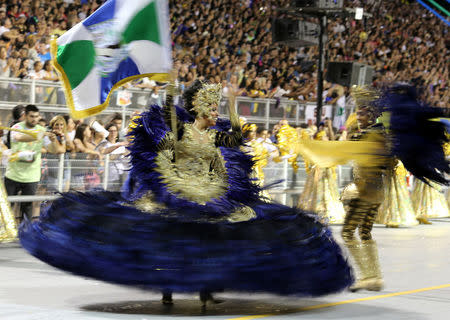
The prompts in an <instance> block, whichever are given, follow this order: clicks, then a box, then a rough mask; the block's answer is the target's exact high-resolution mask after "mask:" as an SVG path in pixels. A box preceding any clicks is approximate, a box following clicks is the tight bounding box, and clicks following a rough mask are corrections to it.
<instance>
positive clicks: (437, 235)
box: [0, 219, 450, 320]
mask: <svg viewBox="0 0 450 320" xmlns="http://www.w3.org/2000/svg"><path fill="white" fill-rule="evenodd" d="M340 228H341V227H340V226H334V227H333V228H332V229H333V231H334V232H335V234H336V238H337V239H338V241H339V242H340V236H339V230H340ZM373 234H374V238H375V239H376V240H377V242H378V246H379V251H380V259H381V264H382V268H383V272H384V276H385V282H386V288H385V289H384V290H383V291H381V292H358V293H351V292H348V291H347V292H343V293H340V294H337V295H331V296H325V297H319V298H302V299H300V298H285V297H278V296H272V295H261V294H257V295H256V294H255V295H253V294H234V293H222V294H217V295H215V296H216V297H217V298H220V299H223V300H225V301H224V302H223V303H221V304H216V305H208V306H207V307H206V310H205V309H202V307H201V304H200V302H199V301H198V297H197V296H195V295H177V294H175V295H174V300H175V304H174V306H172V307H165V306H163V305H162V304H161V303H160V299H161V295H160V293H157V292H146V291H142V290H138V289H134V288H128V287H120V286H115V285H110V284H107V283H103V282H99V281H95V280H90V279H85V278H82V277H78V276H74V275H71V274H68V273H65V272H62V271H59V270H57V269H54V268H52V267H50V266H48V265H46V264H44V263H42V262H40V261H38V260H37V259H35V258H33V257H32V256H30V255H28V254H27V253H26V252H25V251H24V250H23V249H22V248H21V247H20V245H19V244H18V243H9V244H0V319H1V320H44V319H45V320H47V319H48V320H59V319H61V320H75V319H76V320H84V319H86V320H113V319H121V320H155V319H185V318H186V319H218V320H223V319H229V320H252V319H267V320H274V319H301V320H309V319H352V320H353V319H374V320H387V319H395V320H398V319H408V320H422V319H433V320H440V319H450V219H439V220H433V224H432V225H425V226H424V225H420V226H417V227H412V228H400V229H390V228H385V227H383V226H375V228H374V231H373Z"/></svg>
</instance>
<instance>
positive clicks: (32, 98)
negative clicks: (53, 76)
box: [30, 79, 36, 104]
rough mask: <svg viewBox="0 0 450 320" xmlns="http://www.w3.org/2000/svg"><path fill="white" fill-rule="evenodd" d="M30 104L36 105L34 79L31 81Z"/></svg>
mask: <svg viewBox="0 0 450 320" xmlns="http://www.w3.org/2000/svg"><path fill="white" fill-rule="evenodd" d="M30 102H31V104H35V103H36V80H35V79H31V88H30Z"/></svg>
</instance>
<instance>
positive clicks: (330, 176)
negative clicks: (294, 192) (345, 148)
mask: <svg viewBox="0 0 450 320" xmlns="http://www.w3.org/2000/svg"><path fill="white" fill-rule="evenodd" d="M305 131H306V130H303V131H302V134H301V138H302V139H310V135H308V134H303V132H305ZM323 132H324V131H323ZM324 133H325V132H324ZM320 134H321V132H320V133H319V134H318V135H317V136H316V140H322V138H321V136H320ZM305 168H306V172H307V178H306V182H305V187H304V189H303V192H302V195H301V196H300V198H299V202H298V207H299V208H301V209H303V210H307V211H313V212H316V213H317V214H319V216H320V217H321V218H322V220H323V221H325V222H327V223H330V224H340V223H343V222H344V217H345V210H344V206H343V204H342V202H341V200H340V198H339V190H338V185H337V179H336V167H332V168H320V167H319V166H316V165H314V164H313V165H311V164H310V163H309V162H308V161H307V160H305Z"/></svg>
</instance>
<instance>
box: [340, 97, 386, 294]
mask: <svg viewBox="0 0 450 320" xmlns="http://www.w3.org/2000/svg"><path fill="white" fill-rule="evenodd" d="M352 94H353V96H354V98H355V102H356V106H357V120H358V124H359V127H360V130H361V131H360V133H359V134H358V135H356V136H354V137H353V139H352V140H366V141H372V142H378V143H383V144H385V143H386V141H385V135H384V129H383V126H382V125H379V124H376V119H377V114H376V111H375V109H374V108H372V107H371V106H370V103H371V101H372V100H373V99H375V98H376V94H375V92H373V91H371V90H369V89H363V88H354V89H353V92H352ZM386 167H388V163H384V164H382V165H380V166H371V167H366V166H363V165H355V166H354V171H353V175H354V185H355V186H356V190H354V191H355V192H354V193H353V195H352V197H347V198H350V199H348V200H347V203H346V205H347V208H348V211H347V214H346V216H345V221H344V226H343V228H342V238H343V239H344V241H345V244H346V246H347V248H348V249H349V251H350V254H351V255H352V257H353V258H354V260H355V263H356V265H357V267H358V269H359V275H358V277H357V281H356V283H355V284H354V285H353V286H352V287H350V290H351V291H357V290H361V289H366V290H371V291H380V290H381V289H382V288H383V285H384V282H383V276H382V273H381V269H380V262H379V258H378V248H377V245H376V242H375V241H374V240H373V239H372V234H371V232H372V227H373V223H374V221H375V218H376V216H377V213H378V208H379V207H380V205H381V203H382V202H383V197H384V189H383V171H384V170H383V169H384V168H386ZM356 229H358V231H359V238H360V239H359V240H358V239H357V238H356V237H355V232H356Z"/></svg>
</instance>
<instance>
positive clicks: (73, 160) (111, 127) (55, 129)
mask: <svg viewBox="0 0 450 320" xmlns="http://www.w3.org/2000/svg"><path fill="white" fill-rule="evenodd" d="M11 119H12V120H10V122H9V123H8V126H9V127H13V128H16V127H17V126H18V125H24V124H25V125H26V128H27V129H28V130H30V129H29V128H32V129H33V130H42V131H45V136H44V139H43V144H42V148H41V149H40V153H41V154H42V165H41V179H40V181H41V186H40V189H41V190H40V191H41V192H43V193H46V192H50V193H51V192H55V191H61V190H59V189H62V190H64V191H66V190H69V189H73V190H78V191H85V190H89V189H91V188H96V187H103V186H104V185H103V182H104V178H105V177H104V174H105V169H106V167H108V172H107V174H108V179H107V185H106V188H107V189H108V190H110V191H117V190H119V189H120V187H121V186H122V184H123V182H124V180H125V179H126V170H127V168H128V167H129V165H128V157H127V154H128V151H127V149H126V146H127V145H128V139H127V137H126V129H125V127H126V126H127V124H124V123H123V117H122V114H120V113H114V114H112V115H110V116H108V117H102V119H105V120H104V122H103V121H102V120H99V119H97V120H95V119H93V118H91V119H89V120H88V119H84V120H73V119H72V118H71V117H70V116H68V115H55V116H54V117H52V118H51V119H50V120H49V121H47V120H46V119H45V118H44V117H43V116H42V114H41V113H38V118H37V119H36V123H35V124H33V123H32V122H31V121H32V120H30V116H29V115H27V112H26V106H24V105H17V106H16V107H14V108H13V110H12V118H11ZM33 125H34V126H33ZM0 134H1V136H2V139H1V140H0V148H1V150H2V152H3V154H7V152H5V151H6V150H8V149H13V150H14V146H13V144H12V142H13V140H12V135H14V134H16V133H15V132H14V131H1V132H0ZM60 155H62V156H63V160H61V158H60ZM106 158H108V159H106ZM106 160H107V161H106ZM3 161H4V162H3V165H4V166H8V162H11V161H16V160H15V159H14V160H11V156H10V157H9V159H8V158H4V159H3ZM17 161H19V162H20V161H22V162H23V161H24V160H23V159H21V158H20V157H19V159H18V160H17ZM60 161H63V162H64V172H63V185H62V188H59V186H58V174H59V173H58V167H59V162H60Z"/></svg>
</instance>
